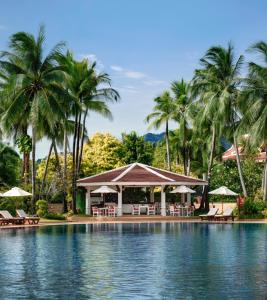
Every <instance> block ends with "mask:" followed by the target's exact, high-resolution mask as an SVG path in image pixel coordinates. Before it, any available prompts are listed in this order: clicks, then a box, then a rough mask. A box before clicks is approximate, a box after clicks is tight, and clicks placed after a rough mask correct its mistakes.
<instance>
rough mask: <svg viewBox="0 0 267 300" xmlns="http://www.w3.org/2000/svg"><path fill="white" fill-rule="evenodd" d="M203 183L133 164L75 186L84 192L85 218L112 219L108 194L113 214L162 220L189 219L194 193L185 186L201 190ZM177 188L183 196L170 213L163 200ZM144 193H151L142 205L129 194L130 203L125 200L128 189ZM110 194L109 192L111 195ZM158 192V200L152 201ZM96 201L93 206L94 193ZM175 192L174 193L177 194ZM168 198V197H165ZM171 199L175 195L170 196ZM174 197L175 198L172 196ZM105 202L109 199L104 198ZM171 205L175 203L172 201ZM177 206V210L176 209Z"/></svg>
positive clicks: (94, 176)
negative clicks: (148, 216) (151, 217)
mask: <svg viewBox="0 0 267 300" xmlns="http://www.w3.org/2000/svg"><path fill="white" fill-rule="evenodd" d="M204 185H207V182H206V181H203V180H200V179H196V178H193V177H189V176H184V175H180V174H177V173H174V172H170V171H166V170H162V169H158V168H155V167H151V166H148V165H144V164H141V163H133V164H130V165H127V166H124V167H121V168H117V169H114V170H110V171H106V172H103V173H100V174H97V175H93V176H90V177H87V178H83V179H80V180H78V181H77V186H78V187H80V188H84V189H85V190H86V197H85V198H86V199H85V214H86V215H93V216H102V215H106V216H108V215H112V216H113V215H114V214H113V211H112V210H110V211H109V210H108V208H106V206H107V204H108V203H107V202H108V201H106V200H107V199H104V198H106V196H108V195H106V194H105V191H107V194H108V193H111V196H112V197H111V198H112V202H114V203H115V205H113V206H114V208H115V214H116V215H117V216H119V217H120V216H122V215H124V214H128V215H141V214H146V215H156V214H159V215H161V216H166V215H173V216H174V215H175V216H183V217H186V216H190V215H193V213H194V207H192V206H191V193H194V192H195V191H193V190H191V189H189V188H188V187H187V186H191V187H195V186H204ZM177 187H182V188H181V189H179V191H178V192H179V193H183V194H184V195H183V196H184V197H183V202H182V203H181V204H180V205H179V204H176V206H177V207H176V208H175V209H174V210H173V209H172V208H170V206H171V204H172V203H171V202H170V203H168V202H167V201H166V200H167V199H166V194H167V193H169V192H171V191H172V190H173V189H175V188H177ZM138 188H139V189H144V190H145V191H146V193H147V192H148V191H150V192H149V193H150V196H148V197H146V199H145V200H144V201H143V200H142V201H140V200H137V199H135V198H134V196H135V194H134V193H133V194H131V201H129V199H127V198H126V194H127V193H126V192H127V190H128V191H129V190H130V189H138ZM110 190H111V191H110ZM155 190H157V197H158V196H159V197H158V198H157V199H155ZM97 192H98V194H99V195H100V196H99V201H98V202H97V203H96V202H95V199H96V195H95V194H96V193H97ZM176 192H177V191H175V193H176ZM168 195H169V194H168ZM173 196H174V195H173ZM174 197H175V196H174ZM107 198H108V197H107ZM172 202H174V201H172ZM178 206H179V207H178Z"/></svg>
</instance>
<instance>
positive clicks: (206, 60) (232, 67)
mask: <svg viewBox="0 0 267 300" xmlns="http://www.w3.org/2000/svg"><path fill="white" fill-rule="evenodd" d="M200 63H201V65H202V66H203V68H202V69H199V70H196V71H195V76H194V78H193V94H194V96H195V97H197V98H198V99H199V100H200V101H202V102H203V103H204V105H205V108H204V111H203V118H206V119H208V120H210V121H211V123H212V136H213V138H212V144H211V151H210V153H211V155H210V161H209V170H208V178H207V180H208V182H209V181H210V174H211V168H212V165H213V158H214V151H215V144H216V143H215V141H216V132H217V133H218V132H220V127H221V128H222V127H228V128H230V132H231V136H232V138H233V142H234V147H235V150H236V151H235V152H236V160H237V166H238V172H239V178H240V183H241V185H242V189H243V193H244V195H245V196H247V191H246V187H245V183H244V179H243V174H242V169H241V163H240V157H239V151H238V142H237V134H236V126H237V124H238V122H239V119H240V117H239V110H238V106H237V102H238V96H239V93H240V91H239V87H240V82H241V79H240V77H239V76H240V69H241V66H242V63H243V56H242V55H241V56H239V58H238V59H237V60H236V59H235V57H234V49H233V46H232V45H231V44H230V43H229V45H228V47H227V48H223V47H222V46H215V47H211V48H210V49H209V50H208V51H207V52H206V54H205V55H204V57H203V58H202V59H201V60H200ZM207 189H208V188H207ZM205 194H206V195H207V190H206V193H205ZM206 197H207V196H206ZM206 208H207V207H206Z"/></svg>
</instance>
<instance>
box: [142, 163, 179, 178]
mask: <svg viewBox="0 0 267 300" xmlns="http://www.w3.org/2000/svg"><path fill="white" fill-rule="evenodd" d="M137 165H138V166H140V167H142V168H143V169H145V170H147V171H148V172H150V173H152V174H154V175H156V176H158V177H161V178H163V179H167V180H170V181H175V180H174V179H172V178H169V177H167V176H165V175H162V174H160V173H158V172H157V171H155V170H152V169H150V168H149V166H148V165H145V164H141V163H137Z"/></svg>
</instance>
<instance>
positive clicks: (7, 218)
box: [0, 210, 25, 225]
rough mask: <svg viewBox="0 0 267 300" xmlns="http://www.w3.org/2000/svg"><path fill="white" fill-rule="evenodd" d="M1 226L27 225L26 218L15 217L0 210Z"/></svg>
mask: <svg viewBox="0 0 267 300" xmlns="http://www.w3.org/2000/svg"><path fill="white" fill-rule="evenodd" d="M0 216H1V218H0V224H1V225H8V224H10V223H11V224H25V219H24V218H20V217H19V218H17V217H13V216H12V215H11V214H10V213H9V212H8V211H7V210H0Z"/></svg>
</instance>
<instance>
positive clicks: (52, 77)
mask: <svg viewBox="0 0 267 300" xmlns="http://www.w3.org/2000/svg"><path fill="white" fill-rule="evenodd" d="M44 41H45V34H44V26H41V27H40V29H39V33H38V36H37V37H36V38H35V37H34V36H33V35H32V34H30V33H27V32H18V33H15V34H14V35H12V36H11V37H10V43H9V48H10V51H5V52H2V54H1V56H2V60H1V61H0V68H1V69H2V70H4V72H5V73H6V74H8V81H7V83H6V85H5V87H4V89H5V92H6V95H7V96H8V100H7V101H8V104H9V105H8V108H7V110H6V111H5V113H4V115H3V118H2V120H3V123H4V125H5V127H6V128H11V127H12V124H13V123H16V120H21V119H24V120H28V123H27V127H29V126H31V128H32V135H31V138H32V172H31V173H32V207H34V205H35V200H36V166H35V152H36V142H37V138H36V137H37V132H36V128H37V124H38V122H39V120H40V119H42V118H45V119H46V120H47V122H51V123H52V122H54V119H55V116H57V117H58V118H59V119H60V118H64V117H65V116H64V113H63V111H62V109H61V107H60V105H59V103H58V95H62V93H63V91H62V89H61V86H60V84H59V82H60V79H61V68H60V66H58V64H57V62H56V57H57V56H58V55H59V54H60V53H61V49H62V47H63V43H59V44H57V45H56V46H55V47H54V48H53V49H52V50H51V51H50V52H48V54H47V55H46V56H45V55H44Z"/></svg>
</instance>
